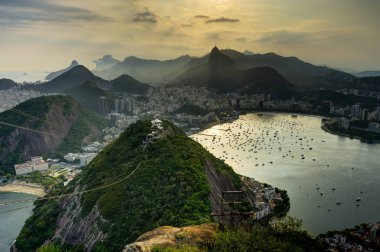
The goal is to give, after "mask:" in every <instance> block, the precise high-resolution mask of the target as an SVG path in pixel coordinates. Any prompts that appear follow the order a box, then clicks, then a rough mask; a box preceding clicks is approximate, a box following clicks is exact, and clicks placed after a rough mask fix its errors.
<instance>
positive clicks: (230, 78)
mask: <svg viewBox="0 0 380 252" xmlns="http://www.w3.org/2000/svg"><path fill="white" fill-rule="evenodd" d="M246 63H247V59H246V58H245V55H244V54H242V53H239V52H237V51H233V50H223V51H221V50H219V49H218V48H217V47H214V48H213V49H212V51H211V53H210V54H209V55H208V56H207V62H204V59H203V58H202V59H201V60H198V62H197V63H196V64H199V65H196V66H194V67H192V68H190V69H189V70H187V71H186V72H184V73H183V74H182V75H181V76H180V77H179V78H178V79H177V80H176V81H175V82H173V83H174V85H191V86H207V87H208V88H210V89H213V90H216V91H218V92H238V93H242V94H245V93H247V94H249V93H271V94H274V95H277V96H287V95H290V94H291V93H292V92H293V91H294V90H295V86H294V85H293V84H291V83H290V82H289V81H288V80H286V78H284V77H283V76H282V75H281V74H280V73H278V72H277V71H276V70H275V69H273V68H271V67H254V68H243V67H239V65H240V66H241V65H242V64H246ZM193 64H194V63H193Z"/></svg>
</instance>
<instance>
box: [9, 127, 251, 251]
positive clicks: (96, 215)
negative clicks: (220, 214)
mask: <svg viewBox="0 0 380 252" xmlns="http://www.w3.org/2000/svg"><path fill="white" fill-rule="evenodd" d="M162 126H163V130H162V131H160V133H159V139H158V140H155V141H152V142H150V143H149V144H146V143H145V144H143V141H144V140H145V139H146V137H147V135H148V134H150V133H151V132H152V131H157V127H156V126H152V124H151V122H150V121H138V122H137V123H135V124H132V125H130V126H129V127H128V128H127V129H126V130H125V131H124V132H123V133H122V134H121V135H120V137H119V138H118V139H117V140H115V141H114V142H112V143H111V144H110V145H108V146H107V147H106V148H105V149H104V150H103V151H102V152H101V153H99V154H98V156H97V157H96V158H95V159H94V160H93V161H92V162H91V163H90V164H89V165H88V166H87V167H86V168H84V169H83V171H82V172H81V173H80V175H79V176H78V177H77V178H76V179H75V180H74V181H72V182H70V184H69V185H68V186H67V187H66V188H65V189H64V190H63V191H61V192H59V194H68V193H73V192H80V191H83V190H93V191H92V192H88V193H83V194H81V193H74V194H72V195H71V196H68V197H62V198H61V199H59V200H47V201H39V202H37V205H36V207H35V209H34V210H33V212H34V214H33V215H32V217H31V218H30V219H28V221H27V222H26V224H25V226H24V227H23V229H22V231H21V233H20V235H19V237H18V238H17V242H16V246H17V248H18V251H21V252H22V251H34V250H35V249H36V248H38V247H39V246H41V245H42V244H43V243H53V242H58V243H60V244H62V245H64V246H67V247H68V248H69V247H70V246H77V247H78V246H81V247H78V248H81V250H80V251H90V250H93V251H121V250H122V248H123V247H124V246H125V245H126V244H128V243H131V242H133V241H135V240H136V239H137V238H138V237H139V236H140V235H141V234H143V233H145V232H147V231H149V230H151V229H153V228H156V227H158V226H163V225H173V226H178V227H181V226H187V225H197V224H201V223H208V222H210V221H211V216H210V213H211V212H217V211H220V210H221V209H220V198H219V195H221V194H222V191H231V190H240V189H242V188H243V187H244V184H243V183H242V182H241V180H240V178H239V176H238V175H237V174H236V173H234V172H233V170H232V168H231V167H230V166H228V165H226V164H225V163H224V162H223V161H221V160H219V159H217V158H215V157H214V156H213V155H212V154H210V153H209V152H208V151H207V150H205V149H204V148H203V147H202V146H201V145H200V144H198V143H197V142H195V141H194V140H192V139H191V138H189V137H187V136H186V135H185V134H184V133H183V132H182V131H181V130H179V129H178V128H176V127H175V126H174V125H172V124H171V123H169V122H167V121H164V122H163V123H162ZM245 192H246V194H244V202H245V206H244V209H245V210H246V211H249V209H252V197H251V194H250V193H249V192H247V191H245ZM225 209H226V210H228V209H230V208H229V207H228V206H226V208H225ZM230 210H231V209H230ZM242 210H243V209H242ZM32 234H33V235H32Z"/></svg>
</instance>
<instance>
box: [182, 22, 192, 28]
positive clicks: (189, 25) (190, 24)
mask: <svg viewBox="0 0 380 252" xmlns="http://www.w3.org/2000/svg"><path fill="white" fill-rule="evenodd" d="M193 25H194V24H193V23H189V24H181V26H182V27H192V26H193Z"/></svg>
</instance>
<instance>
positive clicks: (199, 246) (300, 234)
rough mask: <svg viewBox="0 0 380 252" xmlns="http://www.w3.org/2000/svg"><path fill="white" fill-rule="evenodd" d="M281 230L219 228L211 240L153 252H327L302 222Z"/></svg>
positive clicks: (186, 242) (285, 223)
mask: <svg viewBox="0 0 380 252" xmlns="http://www.w3.org/2000/svg"><path fill="white" fill-rule="evenodd" d="M280 222H281V226H282V228H281V229H277V228H274V227H272V226H262V225H259V224H257V223H256V224H250V225H247V226H245V227H239V228H237V229H223V228H219V229H218V230H217V231H216V233H215V234H214V236H213V237H212V238H206V239H201V240H198V241H196V242H195V243H194V242H189V239H182V241H179V242H178V243H177V244H176V245H175V246H169V247H166V246H155V247H154V248H153V250H152V251H153V252H185V251H186V252H187V251H194V252H206V251H207V252H214V251H215V252H230V251H234V252H250V251H252V252H254V251H260V252H261V251H268V252H272V251H289V252H293V251H308V252H309V251H324V250H323V247H322V245H321V244H320V242H319V241H318V240H316V239H314V238H312V237H310V236H309V235H308V234H307V233H306V232H305V231H302V230H301V228H300V225H301V221H299V220H296V219H294V218H285V219H283V220H281V221H280Z"/></svg>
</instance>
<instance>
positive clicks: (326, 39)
mask: <svg viewBox="0 0 380 252" xmlns="http://www.w3.org/2000/svg"><path fill="white" fill-rule="evenodd" d="M215 44H216V45H218V46H219V47H221V48H226V47H230V48H233V49H237V50H240V51H244V50H245V49H248V50H251V51H253V52H256V53H265V52H275V53H278V54H281V55H285V56H297V57H299V58H301V59H303V60H305V61H309V62H312V63H315V64H325V65H330V66H337V67H350V68H354V69H358V70H367V69H373V70H375V69H376V70H380V49H379V45H380V1H378V0H286V1H284V0H260V1H259V0H182V1H180V0H65V1H61V0H0V59H1V60H0V72H9V71H33V70H44V71H45V70H46V71H52V70H56V69H60V68H62V67H64V66H67V65H69V63H70V62H71V60H73V59H76V60H78V61H79V62H80V63H82V64H84V65H86V66H87V67H89V68H91V69H92V68H93V67H94V65H93V63H92V60H94V59H96V58H99V57H101V56H103V55H104V54H112V55H113V56H114V57H115V58H118V59H124V58H125V57H127V56H131V55H135V56H139V57H144V58H156V59H167V58H175V57H177V56H180V55H184V54H189V55H194V56H201V55H203V54H205V53H207V52H208V51H209V50H211V48H212V47H213V46H214V45H215Z"/></svg>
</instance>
